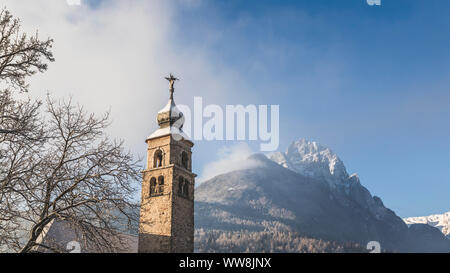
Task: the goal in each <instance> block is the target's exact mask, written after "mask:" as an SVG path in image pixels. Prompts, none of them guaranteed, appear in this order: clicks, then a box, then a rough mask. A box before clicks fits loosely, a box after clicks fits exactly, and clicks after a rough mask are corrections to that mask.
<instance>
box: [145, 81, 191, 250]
mask: <svg viewBox="0 0 450 273" xmlns="http://www.w3.org/2000/svg"><path fill="white" fill-rule="evenodd" d="M166 79H167V80H168V81H169V91H170V98H169V102H168V103H167V105H166V106H165V107H164V108H163V109H162V110H161V111H159V112H158V116H157V122H158V125H159V129H157V130H156V131H155V132H154V133H153V134H151V135H150V136H149V137H148V138H147V139H146V141H145V142H146V143H147V168H146V169H145V170H144V171H143V181H142V196H141V212H140V221H139V252H142V253H147V252H151V253H170V252H177V253H180V252H193V251H194V184H195V177H196V175H195V174H194V173H192V160H191V159H192V152H191V149H192V147H193V146H194V144H193V143H192V141H191V140H189V138H188V137H187V136H186V135H185V134H184V133H183V131H182V128H183V123H184V116H183V113H182V112H181V111H180V110H179V109H178V108H177V106H176V105H175V101H174V99H173V94H174V91H175V89H174V84H175V81H177V80H178V79H177V78H175V77H174V76H173V75H172V74H171V75H170V76H169V77H168V78H166Z"/></svg>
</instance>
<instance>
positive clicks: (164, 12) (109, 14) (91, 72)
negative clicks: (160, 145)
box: [2, 0, 242, 156]
mask: <svg viewBox="0 0 450 273" xmlns="http://www.w3.org/2000/svg"><path fill="white" fill-rule="evenodd" d="M2 2H3V5H4V6H6V7H7V8H8V9H9V10H10V11H11V12H12V14H13V15H14V16H16V17H18V18H20V19H21V20H22V26H23V30H25V31H27V32H33V33H34V32H35V31H36V30H39V36H40V37H41V38H45V37H51V38H53V39H54V40H55V43H54V50H53V51H54V55H55V58H56V62H54V63H52V64H50V66H49V70H48V71H47V72H46V73H44V74H40V75H36V76H33V77H32V79H31V95H32V96H36V97H40V98H44V96H45V94H46V93H47V92H50V93H51V94H53V96H54V97H56V98H61V97H67V96H68V95H72V96H73V99H74V100H75V101H77V102H80V103H81V104H82V105H84V106H86V108H87V109H88V110H89V111H93V112H96V113H102V112H104V111H107V110H109V109H111V114H112V119H113V124H112V127H111V128H110V133H111V134H112V135H113V136H115V137H119V138H122V139H125V141H126V145H127V146H129V147H131V149H132V150H133V151H134V152H136V153H138V154H140V155H141V156H144V155H145V143H144V140H145V138H146V137H147V136H148V135H149V134H150V133H151V132H152V131H153V130H155V129H156V121H155V120H156V113H157V112H158V110H160V108H162V107H163V106H164V105H165V104H166V101H167V99H168V97H169V93H168V86H167V82H166V81H165V80H164V79H163V77H164V76H166V75H167V74H169V72H173V73H175V75H176V76H178V77H180V78H181V80H182V81H181V82H180V83H178V84H177V87H178V88H177V90H176V94H175V99H176V101H177V102H178V103H180V104H186V105H191V104H192V103H193V97H194V96H203V97H204V98H205V100H208V98H209V102H208V103H212V102H217V101H223V99H224V98H225V97H228V96H230V95H231V96H232V94H239V93H242V92H240V90H242V88H240V87H239V86H240V84H239V79H238V77H237V76H236V74H235V73H234V72H233V71H232V70H231V69H229V68H227V67H224V66H223V65H220V64H217V63H214V62H213V61H212V60H211V58H210V52H208V47H207V46H205V45H202V46H196V45H198V44H201V41H196V40H195V39H193V40H194V42H192V43H190V44H189V45H186V44H184V43H183V41H181V40H179V39H177V33H179V32H180V31H182V30H183V28H182V26H179V25H177V24H178V23H179V21H178V20H177V7H179V6H180V5H176V4H174V3H173V2H172V1H145V0H132V1H121V0H108V1H105V2H104V3H103V4H102V5H100V6H99V7H97V8H95V9H90V8H88V7H87V6H85V5H81V6H69V5H67V3H66V1H65V0H58V1H55V0H40V1H29V0H4V1H2ZM83 2H84V1H82V3H83ZM177 3H180V2H177ZM196 5H199V3H198V1H187V2H186V4H185V6H189V7H195V6H196ZM196 38H197V37H196ZM236 97H237V96H236Z"/></svg>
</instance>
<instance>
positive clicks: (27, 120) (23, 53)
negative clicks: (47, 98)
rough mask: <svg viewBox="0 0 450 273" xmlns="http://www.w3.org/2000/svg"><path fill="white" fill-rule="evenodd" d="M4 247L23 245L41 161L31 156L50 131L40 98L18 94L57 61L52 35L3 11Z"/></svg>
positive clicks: (0, 144)
mask: <svg viewBox="0 0 450 273" xmlns="http://www.w3.org/2000/svg"><path fill="white" fill-rule="evenodd" d="M0 34H1V37H0V89H1V90H0V246H2V245H14V246H17V245H18V244H19V240H18V239H19V237H18V235H17V231H18V228H19V226H20V222H19V220H18V218H17V217H16V216H17V215H18V210H19V208H20V199H21V194H22V192H23V189H24V188H23V183H21V181H26V180H27V178H28V175H30V173H31V171H32V169H33V168H34V166H35V165H36V164H37V162H36V161H35V160H32V159H33V157H34V154H35V153H36V152H37V151H38V150H39V149H40V147H41V145H42V143H43V141H44V139H45V134H44V131H43V124H42V121H41V119H40V117H39V108H40V106H41V103H40V102H39V101H32V100H31V99H30V98H22V99H18V98H17V97H16V98H15V96H17V95H18V93H22V97H23V94H24V92H26V91H27V90H28V84H27V82H26V79H27V78H28V77H29V76H31V75H33V74H35V73H36V72H43V71H45V70H46V69H47V64H46V62H49V61H50V62H51V61H54V59H53V55H52V53H51V51H50V49H51V47H52V40H51V39H47V40H45V41H41V40H39V38H38V35H37V34H36V35H34V36H31V37H28V35H26V34H25V33H21V32H20V21H19V20H18V19H15V18H13V16H12V15H11V14H10V13H9V12H8V11H7V10H5V9H3V10H2V11H1V12H0Z"/></svg>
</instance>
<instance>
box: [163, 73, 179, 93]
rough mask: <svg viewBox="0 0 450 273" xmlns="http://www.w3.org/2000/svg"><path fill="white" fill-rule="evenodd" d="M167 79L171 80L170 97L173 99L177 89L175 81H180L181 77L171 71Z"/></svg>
mask: <svg viewBox="0 0 450 273" xmlns="http://www.w3.org/2000/svg"><path fill="white" fill-rule="evenodd" d="M166 80H168V81H169V91H170V98H171V99H173V91H175V88H174V87H173V86H174V85H175V81H179V79H177V78H175V77H174V76H173V75H172V73H170V75H169V77H166Z"/></svg>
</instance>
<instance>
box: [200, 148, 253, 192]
mask: <svg viewBox="0 0 450 273" xmlns="http://www.w3.org/2000/svg"><path fill="white" fill-rule="evenodd" d="M252 154H253V152H252V150H251V149H250V147H249V146H248V144H247V143H245V142H242V143H239V144H236V145H233V146H224V147H222V148H221V149H220V150H219V151H218V153H217V158H218V159H217V160H216V161H213V162H210V163H207V164H205V166H204V168H203V172H202V174H201V176H200V177H199V178H198V179H197V183H196V184H197V185H199V184H201V183H203V182H204V181H206V180H208V179H211V178H213V177H215V176H217V175H219V174H224V173H227V172H232V171H237V170H244V169H248V168H254V167H258V166H259V164H260V162H258V161H256V160H252V159H249V156H251V155H252Z"/></svg>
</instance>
